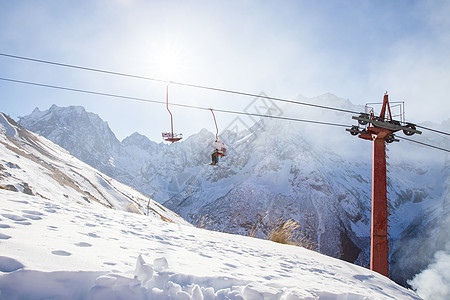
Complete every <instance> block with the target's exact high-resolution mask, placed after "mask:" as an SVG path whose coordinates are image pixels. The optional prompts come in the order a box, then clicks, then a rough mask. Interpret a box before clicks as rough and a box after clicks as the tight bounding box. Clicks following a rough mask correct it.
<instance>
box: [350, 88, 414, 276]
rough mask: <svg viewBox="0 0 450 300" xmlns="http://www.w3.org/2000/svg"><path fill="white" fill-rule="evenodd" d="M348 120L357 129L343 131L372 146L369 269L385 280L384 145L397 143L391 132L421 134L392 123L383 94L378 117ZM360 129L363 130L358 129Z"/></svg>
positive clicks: (364, 115) (367, 114)
mask: <svg viewBox="0 0 450 300" xmlns="http://www.w3.org/2000/svg"><path fill="white" fill-rule="evenodd" d="M352 119H355V120H358V126H352V128H351V129H347V131H349V132H350V133H351V134H352V135H359V137H360V138H362V139H365V140H369V141H372V142H373V160H372V215H371V218H372V222H371V234H370V237H371V243H370V269H371V270H373V271H375V272H378V273H380V274H382V275H384V276H388V275H389V261H388V255H389V249H388V238H387V236H388V232H387V228H388V210H387V189H386V185H387V184H386V183H387V182H386V143H392V142H398V140H397V139H396V138H395V135H394V132H396V131H399V130H403V133H404V134H406V135H413V134H415V133H418V134H420V133H421V132H420V131H418V130H416V126H415V125H414V124H411V123H405V122H404V121H403V122H402V121H397V120H393V119H392V114H391V108H390V105H389V100H388V94H387V92H386V94H385V95H384V98H383V104H382V108H381V112H380V116H378V117H377V116H374V114H373V110H372V111H370V112H367V111H366V112H365V113H361V114H360V115H359V116H357V117H352ZM360 125H362V126H365V127H363V128H361V127H360Z"/></svg>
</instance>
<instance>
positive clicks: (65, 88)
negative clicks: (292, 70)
mask: <svg viewBox="0 0 450 300" xmlns="http://www.w3.org/2000/svg"><path fill="white" fill-rule="evenodd" d="M0 80H3V81H9V82H14V83H20V84H27V85H33V86H39V87H46V88H52V89H59V90H65V91H71V92H77V93H84V94H91V95H98V96H106V97H112V98H120V99H126V100H132V101H141V102H150V103H159V104H164V105H166V104H167V103H166V101H158V100H151V99H147V98H138V97H131V96H123V95H118V94H110V93H103V92H96V91H89V90H82V89H75V88H69V87H63V86H56V85H50V84H43V83H36V82H30V81H22V80H15V79H9V78H3V77H0ZM171 83H172V82H171ZM170 105H171V106H179V107H185V108H193V109H200V110H209V111H211V108H210V107H202V106H194V105H188V104H180V103H171V104H170ZM214 111H216V112H222V113H228V114H238V115H247V116H255V117H263V118H271V119H280V120H288V121H297V122H304V123H313V124H321V125H330V126H339V127H347V128H348V127H351V126H350V125H344V124H337V123H330V122H322V121H314V120H305V119H298V118H289V117H281V116H273V115H264V114H256V113H249V112H242V111H234V110H226V109H216V108H214Z"/></svg>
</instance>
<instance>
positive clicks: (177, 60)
mask: <svg viewBox="0 0 450 300" xmlns="http://www.w3.org/2000/svg"><path fill="white" fill-rule="evenodd" d="M152 56H153V57H152V61H153V62H154V63H153V65H154V67H155V68H156V72H157V74H158V77H160V78H161V79H163V80H167V81H174V80H181V79H182V77H183V72H184V71H185V69H186V60H185V59H186V57H185V53H184V52H183V47H181V46H180V45H178V44H177V43H174V42H168V41H166V43H165V44H162V45H156V46H155V47H154V51H153V55H152Z"/></svg>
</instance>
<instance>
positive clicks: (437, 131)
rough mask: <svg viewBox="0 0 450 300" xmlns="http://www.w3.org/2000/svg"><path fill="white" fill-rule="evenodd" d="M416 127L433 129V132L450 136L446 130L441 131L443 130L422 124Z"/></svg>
mask: <svg viewBox="0 0 450 300" xmlns="http://www.w3.org/2000/svg"><path fill="white" fill-rule="evenodd" d="M416 127H419V128H422V129H425V130H429V131H433V132H436V133H440V134H445V135H448V136H450V133H448V132H444V131H441V130H436V129H432V128H428V127H425V126H421V125H416Z"/></svg>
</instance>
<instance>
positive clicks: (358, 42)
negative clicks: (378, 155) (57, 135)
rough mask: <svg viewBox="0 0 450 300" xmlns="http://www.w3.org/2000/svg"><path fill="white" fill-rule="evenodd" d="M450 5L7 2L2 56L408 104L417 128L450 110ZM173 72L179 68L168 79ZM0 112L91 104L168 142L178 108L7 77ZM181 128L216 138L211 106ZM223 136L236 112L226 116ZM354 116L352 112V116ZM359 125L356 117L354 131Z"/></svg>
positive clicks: (189, 113)
mask: <svg viewBox="0 0 450 300" xmlns="http://www.w3.org/2000/svg"><path fill="white" fill-rule="evenodd" d="M448 16H450V2H449V1H445V0H443V1H411V0H408V1H406V0H405V1H402V0H398V1H390V0H386V1H383V0H377V1H375V0H374V1H360V0H355V1H338V0H335V1H325V0H323V1H320V0H319V1H317V0H315V1H313V0H310V1H302V0H297V1H263V0H260V1H251V0H241V1H233V0H231V1H211V0H208V1H206V0H205V1H181V0H180V1H150V0H148V1H144V0H91V1H85V0H82V1H60V0H45V1H44V0H35V1H20V0H16V1H9V0H0V53H7V54H13V55H19V56H25V57H32V58H37V59H43V60H50V61H56V62H61V63H67V64H75V65H81V66H86V67H92V68H100V69H105V70H111V71H117V72H123V73H130V74H136V75H142V76H148V77H153V78H161V79H170V80H175V81H181V82H187V83H193V84H199V85H206V86H212V87H218V88H225V89H233V90H238V91H244V92H249V93H255V94H258V93H259V92H261V91H264V92H265V93H266V94H267V95H269V96H273V97H281V98H287V99H295V98H296V97H297V96H299V95H302V96H305V97H316V96H319V95H321V94H324V93H333V94H335V95H337V96H339V97H342V98H345V99H349V100H350V101H352V102H353V103H355V104H364V103H366V102H374V101H375V102H378V101H381V100H382V96H383V94H384V92H385V91H386V90H388V91H389V94H390V99H391V100H393V101H395V100H401V101H405V105H406V113H407V115H406V117H407V119H409V120H412V121H414V122H421V121H425V120H430V121H435V122H441V121H442V120H444V119H447V118H449V116H450V100H449V96H448V95H449V94H450V18H448ZM167 70H169V71H170V74H168V71H167ZM0 77H4V78H11V79H17V80H25V81H33V82H39V83H44V84H52V85H60V86H66V87H71V88H78V89H87V90H93V91H98V92H105V93H114V94H120V95H126V96H132V97H142V98H148V99H153V100H160V101H161V100H162V101H164V100H165V84H163V83H158V82H151V81H143V80H136V79H127V78H122V77H115V76H111V75H102V74H95V73H89V72H86V71H80V70H73V69H67V68H61V67H55V66H49V65H43V64H39V63H33V62H26V61H20V60H16V59H12V58H7V57H2V56H0ZM170 99H171V101H173V102H177V103H184V104H190V105H199V106H205V107H213V108H223V109H234V110H242V109H243V108H245V107H246V106H247V105H248V104H249V103H250V102H251V101H252V99H251V98H247V97H239V96H233V95H229V94H222V93H217V92H211V91H205V90H197V89H192V88H187V87H181V86H171V87H170ZM0 104H1V105H0V110H1V111H3V112H5V113H7V114H9V115H11V116H12V117H13V118H17V117H18V116H23V115H27V114H29V113H31V112H32V110H33V109H34V108H35V107H39V109H41V110H45V109H48V108H49V107H50V106H51V105H52V104H57V105H58V106H68V105H82V106H84V107H85V108H86V110H88V111H92V112H95V113H97V114H99V115H100V117H102V118H103V119H104V120H106V121H108V123H109V124H110V127H111V128H112V130H113V131H114V132H115V133H116V135H117V136H118V138H119V139H122V138H124V137H125V136H127V135H129V134H131V133H133V132H134V131H138V132H140V133H142V134H145V135H147V136H149V137H150V138H151V139H154V140H156V141H160V140H161V132H162V131H167V130H169V128H170V122H169V120H170V119H169V115H168V113H167V112H166V111H165V106H164V105H159V104H151V103H140V102H132V101H124V100H115V99H111V98H106V97H101V96H92V95H85V94H77V93H72V92H67V91H58V90H51V89H46V88H41V87H32V86H26V85H20V84H16V83H10V82H4V81H0ZM173 113H174V117H175V131H176V132H182V133H184V134H185V135H190V134H192V133H195V132H198V131H199V130H200V129H201V128H207V129H209V130H211V131H213V130H214V129H215V128H214V123H213V121H212V117H211V114H210V113H209V112H208V111H196V110H188V109H180V108H173ZM216 117H217V119H218V121H219V126H221V127H222V128H223V127H224V126H226V124H227V123H229V122H230V119H231V118H232V116H225V115H223V114H216ZM349 118H350V116H349ZM352 123H353V121H351V120H350V119H349V124H352Z"/></svg>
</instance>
